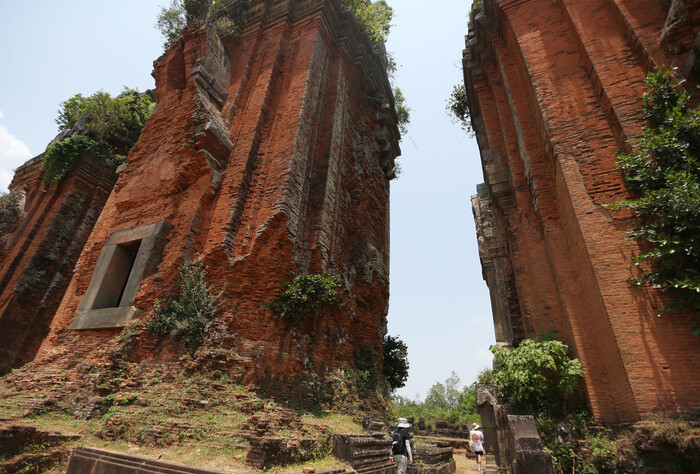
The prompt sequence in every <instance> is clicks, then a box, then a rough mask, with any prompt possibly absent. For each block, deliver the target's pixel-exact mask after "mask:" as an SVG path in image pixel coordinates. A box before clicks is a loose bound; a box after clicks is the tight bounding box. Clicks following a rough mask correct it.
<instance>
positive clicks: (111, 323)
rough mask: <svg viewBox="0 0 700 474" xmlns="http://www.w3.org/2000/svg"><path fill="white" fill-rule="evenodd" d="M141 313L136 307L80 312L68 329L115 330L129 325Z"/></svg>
mask: <svg viewBox="0 0 700 474" xmlns="http://www.w3.org/2000/svg"><path fill="white" fill-rule="evenodd" d="M139 312H140V311H139V310H138V309H137V308H135V307H134V306H127V307H123V308H103V309H93V310H90V311H78V314H77V316H76V317H75V318H73V321H71V323H70V324H69V325H68V329H114V328H121V327H124V326H126V325H127V323H128V322H129V321H131V320H132V319H133V318H134V316H136V315H137V314H138V313H139Z"/></svg>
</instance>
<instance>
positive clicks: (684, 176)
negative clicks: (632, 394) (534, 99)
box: [610, 71, 700, 332]
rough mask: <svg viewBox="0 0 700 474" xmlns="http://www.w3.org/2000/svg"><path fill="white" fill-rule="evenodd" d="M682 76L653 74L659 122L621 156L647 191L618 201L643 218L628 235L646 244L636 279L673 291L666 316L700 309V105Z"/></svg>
mask: <svg viewBox="0 0 700 474" xmlns="http://www.w3.org/2000/svg"><path fill="white" fill-rule="evenodd" d="M681 82H682V81H674V80H673V78H672V76H671V73H670V71H660V72H653V73H650V74H649V75H648V76H647V79H646V85H647V91H646V92H645V93H644V97H643V109H644V112H645V113H646V116H647V118H649V119H650V122H651V126H649V127H646V128H645V129H644V135H643V136H642V137H641V138H639V139H638V140H637V141H635V142H633V151H632V152H631V153H629V154H624V153H618V160H617V166H618V167H619V168H620V169H622V171H623V172H624V174H625V184H626V186H627V187H628V188H629V189H630V190H632V191H635V192H637V193H639V194H638V196H639V197H637V198H635V199H621V200H619V201H618V202H617V203H615V204H612V205H610V207H611V208H612V209H615V210H617V209H621V208H627V209H632V210H633V211H635V212H636V214H637V215H638V216H639V217H640V218H641V220H642V224H641V226H640V227H639V229H638V230H635V231H633V232H630V233H629V234H628V237H629V238H631V239H636V240H637V241H638V242H640V244H641V246H642V248H643V250H642V251H641V252H640V253H639V254H638V255H636V256H635V257H634V258H633V259H632V262H633V263H634V265H635V267H636V268H637V269H638V270H639V274H638V276H634V277H631V278H630V279H629V282H630V283H631V284H634V285H650V286H652V287H654V288H658V289H659V290H661V291H664V292H665V291H668V292H671V293H673V295H674V296H675V298H674V300H673V301H672V302H671V303H670V304H669V305H667V306H666V307H665V308H664V310H663V311H662V312H661V314H663V313H665V312H667V311H672V310H676V309H679V308H682V307H691V308H694V309H695V310H700V110H698V109H692V110H691V109H690V108H689V107H688V102H689V99H690V97H689V95H688V93H687V92H685V91H684V90H682V89H681V87H680V85H681ZM661 314H660V315H661ZM696 332H698V328H696Z"/></svg>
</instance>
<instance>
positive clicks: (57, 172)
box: [42, 135, 97, 183]
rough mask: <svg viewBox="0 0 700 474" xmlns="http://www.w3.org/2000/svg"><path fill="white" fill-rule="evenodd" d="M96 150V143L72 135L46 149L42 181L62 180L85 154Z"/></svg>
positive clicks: (87, 138) (81, 136) (84, 137)
mask: <svg viewBox="0 0 700 474" xmlns="http://www.w3.org/2000/svg"><path fill="white" fill-rule="evenodd" d="M96 149H97V142H96V141H95V140H93V139H92V138H90V137H86V136H85V135H73V136H71V137H68V138H66V139H65V140H62V141H60V142H58V143H55V144H53V145H51V146H50V147H48V148H47V149H46V153H45V154H44V158H43V163H42V166H43V169H44V181H46V182H47V183H55V182H57V181H60V180H62V179H63V178H64V177H65V176H66V175H67V174H68V172H69V171H70V170H72V169H73V168H74V167H75V165H76V164H77V163H78V161H80V159H81V158H82V157H83V156H85V155H86V154H91V153H93V152H94V151H95V150H96Z"/></svg>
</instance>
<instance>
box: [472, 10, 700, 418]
mask: <svg viewBox="0 0 700 474" xmlns="http://www.w3.org/2000/svg"><path fill="white" fill-rule="evenodd" d="M666 15H667V11H666V10H665V9H664V7H663V3H662V2H661V1H658V0H645V1H638V0H635V1H632V0H629V1H627V0H594V1H591V2H580V1H576V0H556V1H555V0H519V1H516V0H513V1H500V2H496V1H489V0H486V1H485V2H484V8H483V9H482V10H481V11H479V12H477V15H476V17H475V21H474V22H472V24H471V26H470V35H469V38H468V41H467V50H466V52H465V60H464V64H465V81H466V84H467V89H468V95H469V102H470V110H471V112H472V120H473V123H474V124H475V128H476V132H477V139H478V142H479V146H480V148H481V150H482V152H484V151H486V150H497V151H498V156H499V160H498V161H499V162H498V163H496V164H495V165H494V164H490V163H491V162H486V161H485V165H484V166H485V176H486V183H487V185H489V186H490V187H491V188H492V195H493V196H497V195H498V193H494V191H493V188H494V186H495V185H496V183H497V182H499V183H500V182H502V181H504V179H505V182H507V184H508V186H509V188H510V193H511V195H510V200H511V201H508V200H503V199H502V198H501V199H500V200H499V199H498V198H494V201H496V206H495V207H496V208H497V211H496V216H497V218H498V219H499V225H500V226H501V227H502V228H504V229H505V233H506V235H507V237H508V253H509V257H510V260H511V265H512V267H513V271H514V274H515V284H516V288H517V294H518V301H519V304H520V310H521V313H522V323H521V326H522V327H521V328H517V327H516V325H515V323H514V329H513V330H514V333H516V332H517V330H521V331H522V332H523V334H524V335H525V337H533V336H534V335H536V334H537V333H539V332H541V331H545V330H553V331H555V332H556V333H557V334H558V335H559V337H560V338H562V339H563V340H565V341H566V342H567V343H568V344H570V345H571V347H572V348H573V350H574V353H575V355H576V356H578V357H579V358H580V359H581V362H582V364H583V367H584V371H585V374H586V377H585V382H586V388H587V391H588V395H589V399H590V402H591V406H592V408H593V411H594V414H595V416H596V417H598V418H600V419H602V420H604V421H609V422H618V421H626V420H633V419H638V418H639V417H640V416H644V415H648V414H652V413H660V414H664V415H678V414H682V413H688V412H692V411H694V410H698V409H699V408H700V400H699V399H698V397H697V393H698V389H700V387H699V386H698V378H699V377H700V366H698V364H692V363H690V362H689V361H690V358H691V356H692V355H695V354H697V353H698V350H699V349H700V342H699V340H698V338H696V337H695V336H693V334H692V332H691V327H692V326H693V324H697V322H698V319H699V318H698V314H696V313H693V312H691V311H686V312H683V313H680V314H673V315H667V316H664V317H662V318H658V317H656V314H657V313H658V311H659V310H660V309H661V307H662V305H663V301H662V295H660V294H658V293H656V292H654V291H645V290H640V289H636V288H632V287H630V286H628V285H627V283H626V279H627V277H628V276H630V270H629V265H630V257H631V255H633V254H634V253H636V252H637V251H638V248H637V247H636V244H635V243H634V242H631V241H627V240H625V235H626V233H627V232H628V231H630V230H631V229H633V228H634V226H635V224H636V221H635V220H634V219H633V218H631V217H630V215H629V214H624V213H619V214H615V213H611V212H610V211H608V210H607V209H606V208H605V207H604V204H605V203H610V202H614V201H615V200H617V199H618V198H620V197H627V196H628V192H627V190H626V189H625V188H624V184H623V180H622V175H621V173H620V172H619V171H618V170H616V168H615V165H614V163H615V152H616V151H617V150H620V149H625V147H626V146H627V145H626V140H627V139H629V138H633V137H636V136H638V135H639V134H640V133H641V129H642V126H643V125H644V116H643V113H642V111H641V94H642V86H643V81H644V77H645V76H646V74H647V72H648V71H649V70H650V69H651V68H652V67H654V66H663V65H665V64H670V63H672V62H673V63H682V62H683V61H684V59H683V58H682V57H681V56H680V53H678V54H676V55H675V56H673V57H671V56H668V55H667V53H665V52H664V51H663V45H662V44H661V43H662V41H661V39H662V37H663V32H664V22H665V21H666ZM694 34H697V32H695V33H694ZM686 39H687V40H688V41H690V44H692V41H693V40H694V39H695V36H692V37H689V38H686ZM676 40H677V38H676ZM687 49H688V48H686V55H687ZM493 170H496V171H493ZM498 170H500V171H498ZM497 173H501V174H500V175H498V174H497ZM502 176H506V178H503V177H502ZM498 186H502V185H501V184H498ZM516 342H517V341H516Z"/></svg>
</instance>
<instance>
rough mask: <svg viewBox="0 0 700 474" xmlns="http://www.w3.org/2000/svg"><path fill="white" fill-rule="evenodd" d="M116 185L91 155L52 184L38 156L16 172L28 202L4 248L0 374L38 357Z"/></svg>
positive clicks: (109, 170)
mask: <svg viewBox="0 0 700 474" xmlns="http://www.w3.org/2000/svg"><path fill="white" fill-rule="evenodd" d="M116 180H117V175H116V173H115V171H114V168H113V167H112V166H110V165H108V164H106V163H104V162H103V161H101V160H96V159H93V158H92V157H91V156H85V157H84V158H83V159H82V160H81V161H80V162H79V164H78V165H77V166H76V167H75V169H73V171H71V172H70V173H69V174H68V175H67V176H66V178H65V179H63V180H61V181H60V182H58V183H56V184H51V185H48V184H46V183H44V181H43V173H42V169H41V155H39V156H38V157H36V158H34V159H32V160H30V161H28V162H27V163H25V164H24V165H22V166H21V167H19V168H18V169H17V170H16V172H15V176H14V179H13V180H12V183H11V184H10V190H11V191H13V192H16V193H21V195H22V196H23V199H22V205H21V208H22V209H21V215H19V216H18V221H19V222H18V225H17V227H16V229H15V230H14V231H13V232H12V233H11V234H10V235H7V236H6V243H5V245H0V326H1V327H2V331H0V372H5V371H7V370H9V369H11V368H14V367H19V366H21V365H22V364H25V363H27V362H29V361H31V360H32V359H33V358H34V356H35V355H36V353H37V351H38V350H39V346H40V345H41V343H42V341H43V339H44V338H45V337H46V335H47V334H48V331H49V326H50V324H51V321H52V319H53V316H54V314H55V312H56V309H57V308H58V305H59V304H60V302H61V298H62V297H63V294H64V292H65V291H66V288H67V287H68V282H69V277H70V275H71V272H72V271H73V267H74V266H75V263H76V262H77V260H78V257H79V256H80V252H81V251H82V249H83V246H84V245H85V242H86V241H87V239H88V237H89V235H90V231H91V230H92V227H93V225H94V224H95V222H96V221H97V218H98V217H99V215H100V211H101V210H102V206H104V204H105V202H106V201H107V197H108V196H109V193H110V191H111V190H112V187H113V186H114V183H115V182H116Z"/></svg>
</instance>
